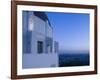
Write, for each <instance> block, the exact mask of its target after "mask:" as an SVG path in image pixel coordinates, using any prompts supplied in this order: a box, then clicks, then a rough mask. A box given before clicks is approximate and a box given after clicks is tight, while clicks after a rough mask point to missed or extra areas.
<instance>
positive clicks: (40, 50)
mask: <svg viewBox="0 0 100 80" xmlns="http://www.w3.org/2000/svg"><path fill="white" fill-rule="evenodd" d="M22 59H23V60H22V63H23V66H22V67H23V68H42V67H44V68H45V67H57V66H58V43H57V42H56V43H55V41H53V28H52V27H51V24H50V22H49V19H48V17H47V15H46V14H45V13H44V12H33V11H23V58H22Z"/></svg>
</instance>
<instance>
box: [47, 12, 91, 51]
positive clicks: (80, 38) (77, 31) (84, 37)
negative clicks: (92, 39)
mask: <svg viewBox="0 0 100 80" xmlns="http://www.w3.org/2000/svg"><path fill="white" fill-rule="evenodd" d="M46 14H47V16H48V18H49V20H50V23H51V25H52V27H53V32H54V40H56V41H58V42H59V50H65V51H67V50H68V51H70V50H71V51H75V50H76V51H87V50H89V26H90V25H89V24H90V23H89V14H78V13H55V12H46Z"/></svg>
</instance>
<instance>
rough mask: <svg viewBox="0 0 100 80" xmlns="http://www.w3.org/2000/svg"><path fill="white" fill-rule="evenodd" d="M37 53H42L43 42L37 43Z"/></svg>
mask: <svg viewBox="0 0 100 80" xmlns="http://www.w3.org/2000/svg"><path fill="white" fill-rule="evenodd" d="M37 51H38V53H43V42H42V41H38V42H37Z"/></svg>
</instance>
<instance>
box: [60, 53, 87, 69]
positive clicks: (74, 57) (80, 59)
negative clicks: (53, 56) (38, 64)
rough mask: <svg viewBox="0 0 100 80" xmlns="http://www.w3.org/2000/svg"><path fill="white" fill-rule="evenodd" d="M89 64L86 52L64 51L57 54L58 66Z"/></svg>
mask: <svg viewBox="0 0 100 80" xmlns="http://www.w3.org/2000/svg"><path fill="white" fill-rule="evenodd" d="M86 65H89V54H88V53H83V54H82V53H78V54H77V53H73V54H70V53H68V54H67V53H66V54H60V55H59V67H67V66H86Z"/></svg>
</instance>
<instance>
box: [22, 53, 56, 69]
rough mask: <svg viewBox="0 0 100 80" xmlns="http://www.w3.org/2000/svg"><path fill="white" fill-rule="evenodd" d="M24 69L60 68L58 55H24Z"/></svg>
mask: <svg viewBox="0 0 100 80" xmlns="http://www.w3.org/2000/svg"><path fill="white" fill-rule="evenodd" d="M22 59H23V60H22V63H23V64H22V67H23V68H46V67H57V66H58V55H57V54H56V53H49V54H45V53H42V54H23V58H22Z"/></svg>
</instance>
